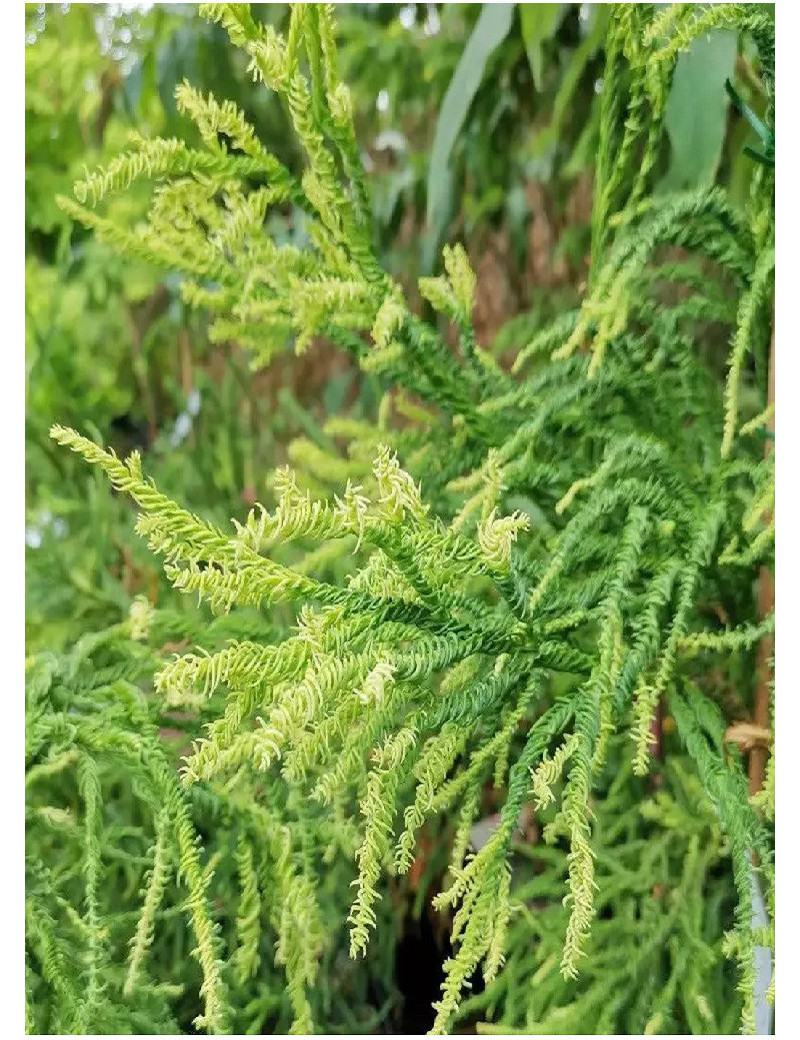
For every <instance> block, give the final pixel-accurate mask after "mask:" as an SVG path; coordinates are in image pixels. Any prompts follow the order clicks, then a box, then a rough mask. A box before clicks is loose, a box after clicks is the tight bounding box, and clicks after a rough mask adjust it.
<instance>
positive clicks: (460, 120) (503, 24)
mask: <svg viewBox="0 0 800 1040" xmlns="http://www.w3.org/2000/svg"><path fill="white" fill-rule="evenodd" d="M513 15H514V4H485V5H484V7H483V10H482V11H481V14H480V17H479V18H478V21H477V23H476V25H475V28H474V29H473V31H472V35H471V36H470V38H469V40H468V41H467V45H466V47H465V48H464V53H463V54H462V55H461V60H460V61H459V63H458V67H457V68H456V71H455V73H454V75H453V78H452V80H451V81H450V85H449V86H448V88H447V93H446V94H445V97H444V101H443V102H442V107H441V111H440V113H439V119H438V121H437V123H436V136H435V137H434V140H433V148H432V149H431V161H430V166H429V167H428V207H427V217H428V223H429V225H430V233H431V235H432V237H433V238H435V239H438V237H439V234H440V233H441V229H442V228H443V227H444V225H445V224H446V222H447V219H448V216H449V211H450V206H451V203H452V200H451V194H452V189H451V184H452V176H451V172H450V169H449V160H450V153H451V152H452V150H453V145H454V144H455V141H456V138H457V137H458V134H459V132H460V131H461V128H462V126H463V124H464V120H465V119H466V117H467V113H468V112H469V109H470V105H471V104H472V101H473V99H474V97H475V95H476V94H477V92H478V87H479V86H480V85H481V80H482V79H483V74H484V71H485V70H486V64H487V62H488V60H489V58H490V57H491V55H492V54H493V52H494V51H495V49H496V48H497V47H498V46H499V45H500V44H501V43H502V42H503V40H504V39H505V38H506V36H508V33H509V30H510V29H511V22H512V19H513ZM434 229H435V230H434ZM433 248H434V249H435V248H436V245H435V244H434V246H433Z"/></svg>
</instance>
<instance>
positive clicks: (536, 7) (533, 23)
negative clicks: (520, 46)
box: [517, 4, 569, 91]
mask: <svg viewBox="0 0 800 1040" xmlns="http://www.w3.org/2000/svg"><path fill="white" fill-rule="evenodd" d="M517 6H518V7H519V21H520V26H521V28H522V39H523V40H524V41H525V50H526V52H527V54H528V62H529V63H530V66H531V75H532V76H533V83H534V86H535V87H536V89H537V90H538V91H541V89H542V63H543V51H542V44H543V43H545V41H546V40H550V39H552V37H553V36H554V35H555V34H556V32H557V30H558V27H559V26H560V25H561V22H562V20H563V18H564V15H565V13H566V12H567V10H568V8H569V4H518V5H517Z"/></svg>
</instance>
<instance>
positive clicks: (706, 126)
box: [661, 32, 736, 191]
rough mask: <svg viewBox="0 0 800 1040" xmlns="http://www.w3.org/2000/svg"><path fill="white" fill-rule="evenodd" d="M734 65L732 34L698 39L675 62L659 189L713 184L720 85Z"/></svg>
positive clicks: (724, 101)
mask: <svg viewBox="0 0 800 1040" xmlns="http://www.w3.org/2000/svg"><path fill="white" fill-rule="evenodd" d="M735 60H736V35H735V33H732V32H715V33H712V34H711V35H710V36H702V37H699V38H698V39H696V40H695V41H694V42H693V43H692V46H691V47H690V48H689V49H688V50H687V51H685V52H684V53H683V54H681V56H680V58H678V64H677V65H676V67H675V76H674V78H673V80H672V88H671V90H670V93H669V98H668V99H667V109H666V115H665V124H666V128H667V133H668V134H669V140H670V144H671V146H672V159H671V162H670V167H669V169H668V171H667V174H666V176H665V177H664V180H663V181H662V182H661V188H662V190H667V191H677V190H680V189H685V188H699V187H704V186H706V185H709V184H711V183H712V182H713V180H714V175H715V174H716V172H717V167H718V166H719V161H720V156H721V155H722V143H723V141H724V139H725V124H726V117H727V113H728V97H727V95H726V93H725V80H726V79H727V78H728V77H730V76H731V75H732V74H733V64H734V61H735ZM701 99H702V100H701Z"/></svg>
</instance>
